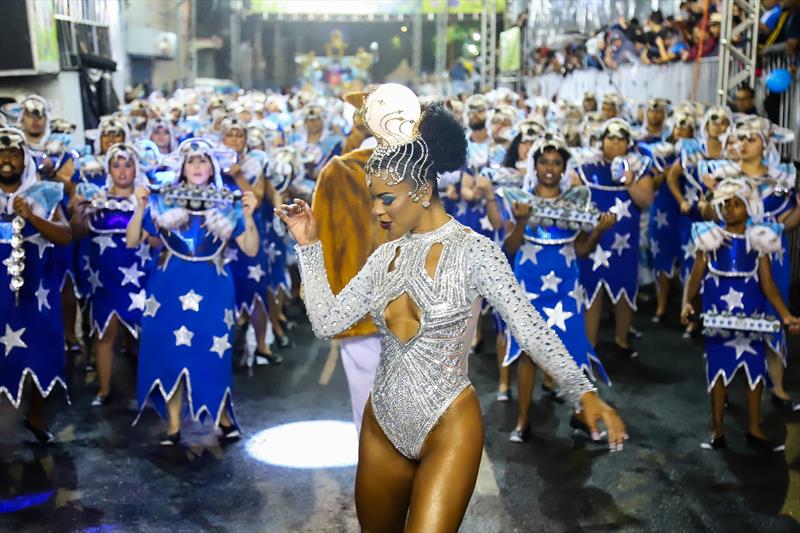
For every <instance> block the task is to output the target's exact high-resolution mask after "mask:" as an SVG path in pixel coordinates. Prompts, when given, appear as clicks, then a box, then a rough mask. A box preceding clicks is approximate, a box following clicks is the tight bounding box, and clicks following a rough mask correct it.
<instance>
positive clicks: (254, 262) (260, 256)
mask: <svg viewBox="0 0 800 533" xmlns="http://www.w3.org/2000/svg"><path fill="white" fill-rule="evenodd" d="M220 132H221V134H222V144H223V146H224V147H225V148H228V149H230V150H233V151H234V152H235V153H236V161H237V162H236V163H233V164H232V165H231V166H230V168H223V172H224V173H225V174H227V175H228V176H230V177H232V178H234V179H235V181H236V183H235V185H232V186H235V187H236V188H238V189H240V190H243V191H253V193H254V195H255V197H256V199H257V201H259V202H260V201H261V200H262V199H263V191H264V187H263V181H262V180H263V179H264V167H265V165H266V163H267V154H266V153H264V152H261V151H258V150H256V151H252V152H251V153H249V154H248V153H247V128H246V126H245V124H244V123H243V122H242V121H240V120H239V119H238V118H236V117H227V118H225V119H224V120H223V121H222V123H221V126H220ZM262 216H263V212H262V210H261V209H258V210H256V212H255V213H254V214H253V219H254V220H255V222H256V228H261V227H263V225H264V224H263V218H262ZM259 236H260V240H261V241H262V244H263V238H264V235H263V234H262V231H261V230H259ZM225 261H226V262H227V263H229V264H230V266H231V272H233V281H234V286H235V288H236V318H237V322H236V327H235V328H234V337H233V338H234V341H233V351H234V355H237V356H240V357H241V360H240V362H239V363H240V366H245V365H247V366H252V365H251V364H248V363H249V362H250V361H251V358H250V357H249V356H248V353H247V347H246V346H245V338H246V337H245V336H246V333H247V327H248V324H250V323H252V324H253V329H254V330H255V337H256V352H255V354H254V358H253V359H254V360H255V362H256V363H257V364H270V363H272V364H278V363H280V359H279V358H277V357H276V356H275V355H273V354H272V352H271V351H270V348H269V345H268V344H267V340H266V339H267V306H266V303H265V301H264V298H265V297H266V294H267V257H266V254H265V252H264V249H263V246H259V248H258V253H257V254H256V255H255V256H254V257H248V256H247V254H244V253H242V251H241V250H240V249H239V247H238V246H237V245H236V243H235V242H232V243H231V244H230V245H229V246H228V248H227V249H226V250H225Z"/></svg>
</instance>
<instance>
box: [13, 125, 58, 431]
mask: <svg viewBox="0 0 800 533" xmlns="http://www.w3.org/2000/svg"><path fill="white" fill-rule="evenodd" d="M63 194H64V188H63V185H62V184H61V183H56V182H53V181H40V180H39V179H38V177H37V175H36V165H35V164H34V162H33V157H32V156H31V154H30V152H29V151H28V147H27V145H26V144H25V136H24V134H23V133H22V132H21V131H20V130H17V129H15V128H2V129H0V346H2V348H0V396H3V395H4V396H5V397H6V398H8V400H9V401H10V402H11V404H12V405H13V406H14V407H15V408H19V405H20V403H21V401H22V394H23V387H24V386H25V385H26V378H29V379H27V381H30V389H31V393H30V403H29V406H28V414H27V417H26V418H25V427H26V428H28V430H29V431H30V432H31V433H33V435H34V436H35V437H36V439H37V440H38V441H39V442H41V443H43V444H49V443H51V442H53V440H55V437H54V436H53V434H52V433H51V432H50V430H49V429H48V428H47V424H46V423H45V421H44V403H45V398H47V397H48V396H49V395H50V393H51V392H52V391H53V389H54V388H55V386H56V385H61V386H62V387H64V391H65V392H66V389H67V385H66V369H65V366H66V365H65V363H66V357H65V353H64V326H63V322H62V320H61V306H60V305H58V294H59V283H60V281H61V280H60V279H59V278H60V274H61V273H60V272H59V271H58V268H57V265H56V260H55V257H54V255H53V244H61V245H66V244H69V242H70V239H71V238H72V234H71V232H70V228H69V224H68V223H67V220H66V217H65V216H64V213H63V211H62V210H61V207H60V206H59V202H61V198H62V195H63Z"/></svg>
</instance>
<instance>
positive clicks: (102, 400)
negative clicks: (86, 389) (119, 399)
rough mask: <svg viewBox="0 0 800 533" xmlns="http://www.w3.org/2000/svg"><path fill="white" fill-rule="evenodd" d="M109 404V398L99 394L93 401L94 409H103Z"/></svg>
mask: <svg viewBox="0 0 800 533" xmlns="http://www.w3.org/2000/svg"><path fill="white" fill-rule="evenodd" d="M107 403H108V396H100V395H99V394H98V395H97V396H95V397H94V400H92V407H103V406H104V405H106V404H107Z"/></svg>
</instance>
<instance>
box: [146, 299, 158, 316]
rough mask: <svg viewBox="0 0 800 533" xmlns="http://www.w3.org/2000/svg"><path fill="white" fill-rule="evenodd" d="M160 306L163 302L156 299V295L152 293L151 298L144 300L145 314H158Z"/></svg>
mask: <svg viewBox="0 0 800 533" xmlns="http://www.w3.org/2000/svg"><path fill="white" fill-rule="evenodd" d="M159 307H161V302H159V301H158V300H156V297H155V296H153V295H152V294H151V295H150V298H148V299H147V300H146V301H145V302H144V316H152V317H154V316H156V313H157V312H158V308H159Z"/></svg>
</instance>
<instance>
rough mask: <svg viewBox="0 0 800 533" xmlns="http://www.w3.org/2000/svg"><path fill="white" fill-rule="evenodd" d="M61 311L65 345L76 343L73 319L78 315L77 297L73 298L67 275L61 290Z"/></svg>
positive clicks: (73, 290) (69, 278)
mask: <svg viewBox="0 0 800 533" xmlns="http://www.w3.org/2000/svg"><path fill="white" fill-rule="evenodd" d="M61 313H62V315H63V316H64V339H65V340H66V341H67V346H74V345H76V344H78V336H77V335H76V334H75V320H76V318H77V316H78V299H77V298H75V289H73V287H72V278H71V277H69V276H67V278H66V280H65V281H64V288H63V289H62V290H61Z"/></svg>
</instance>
